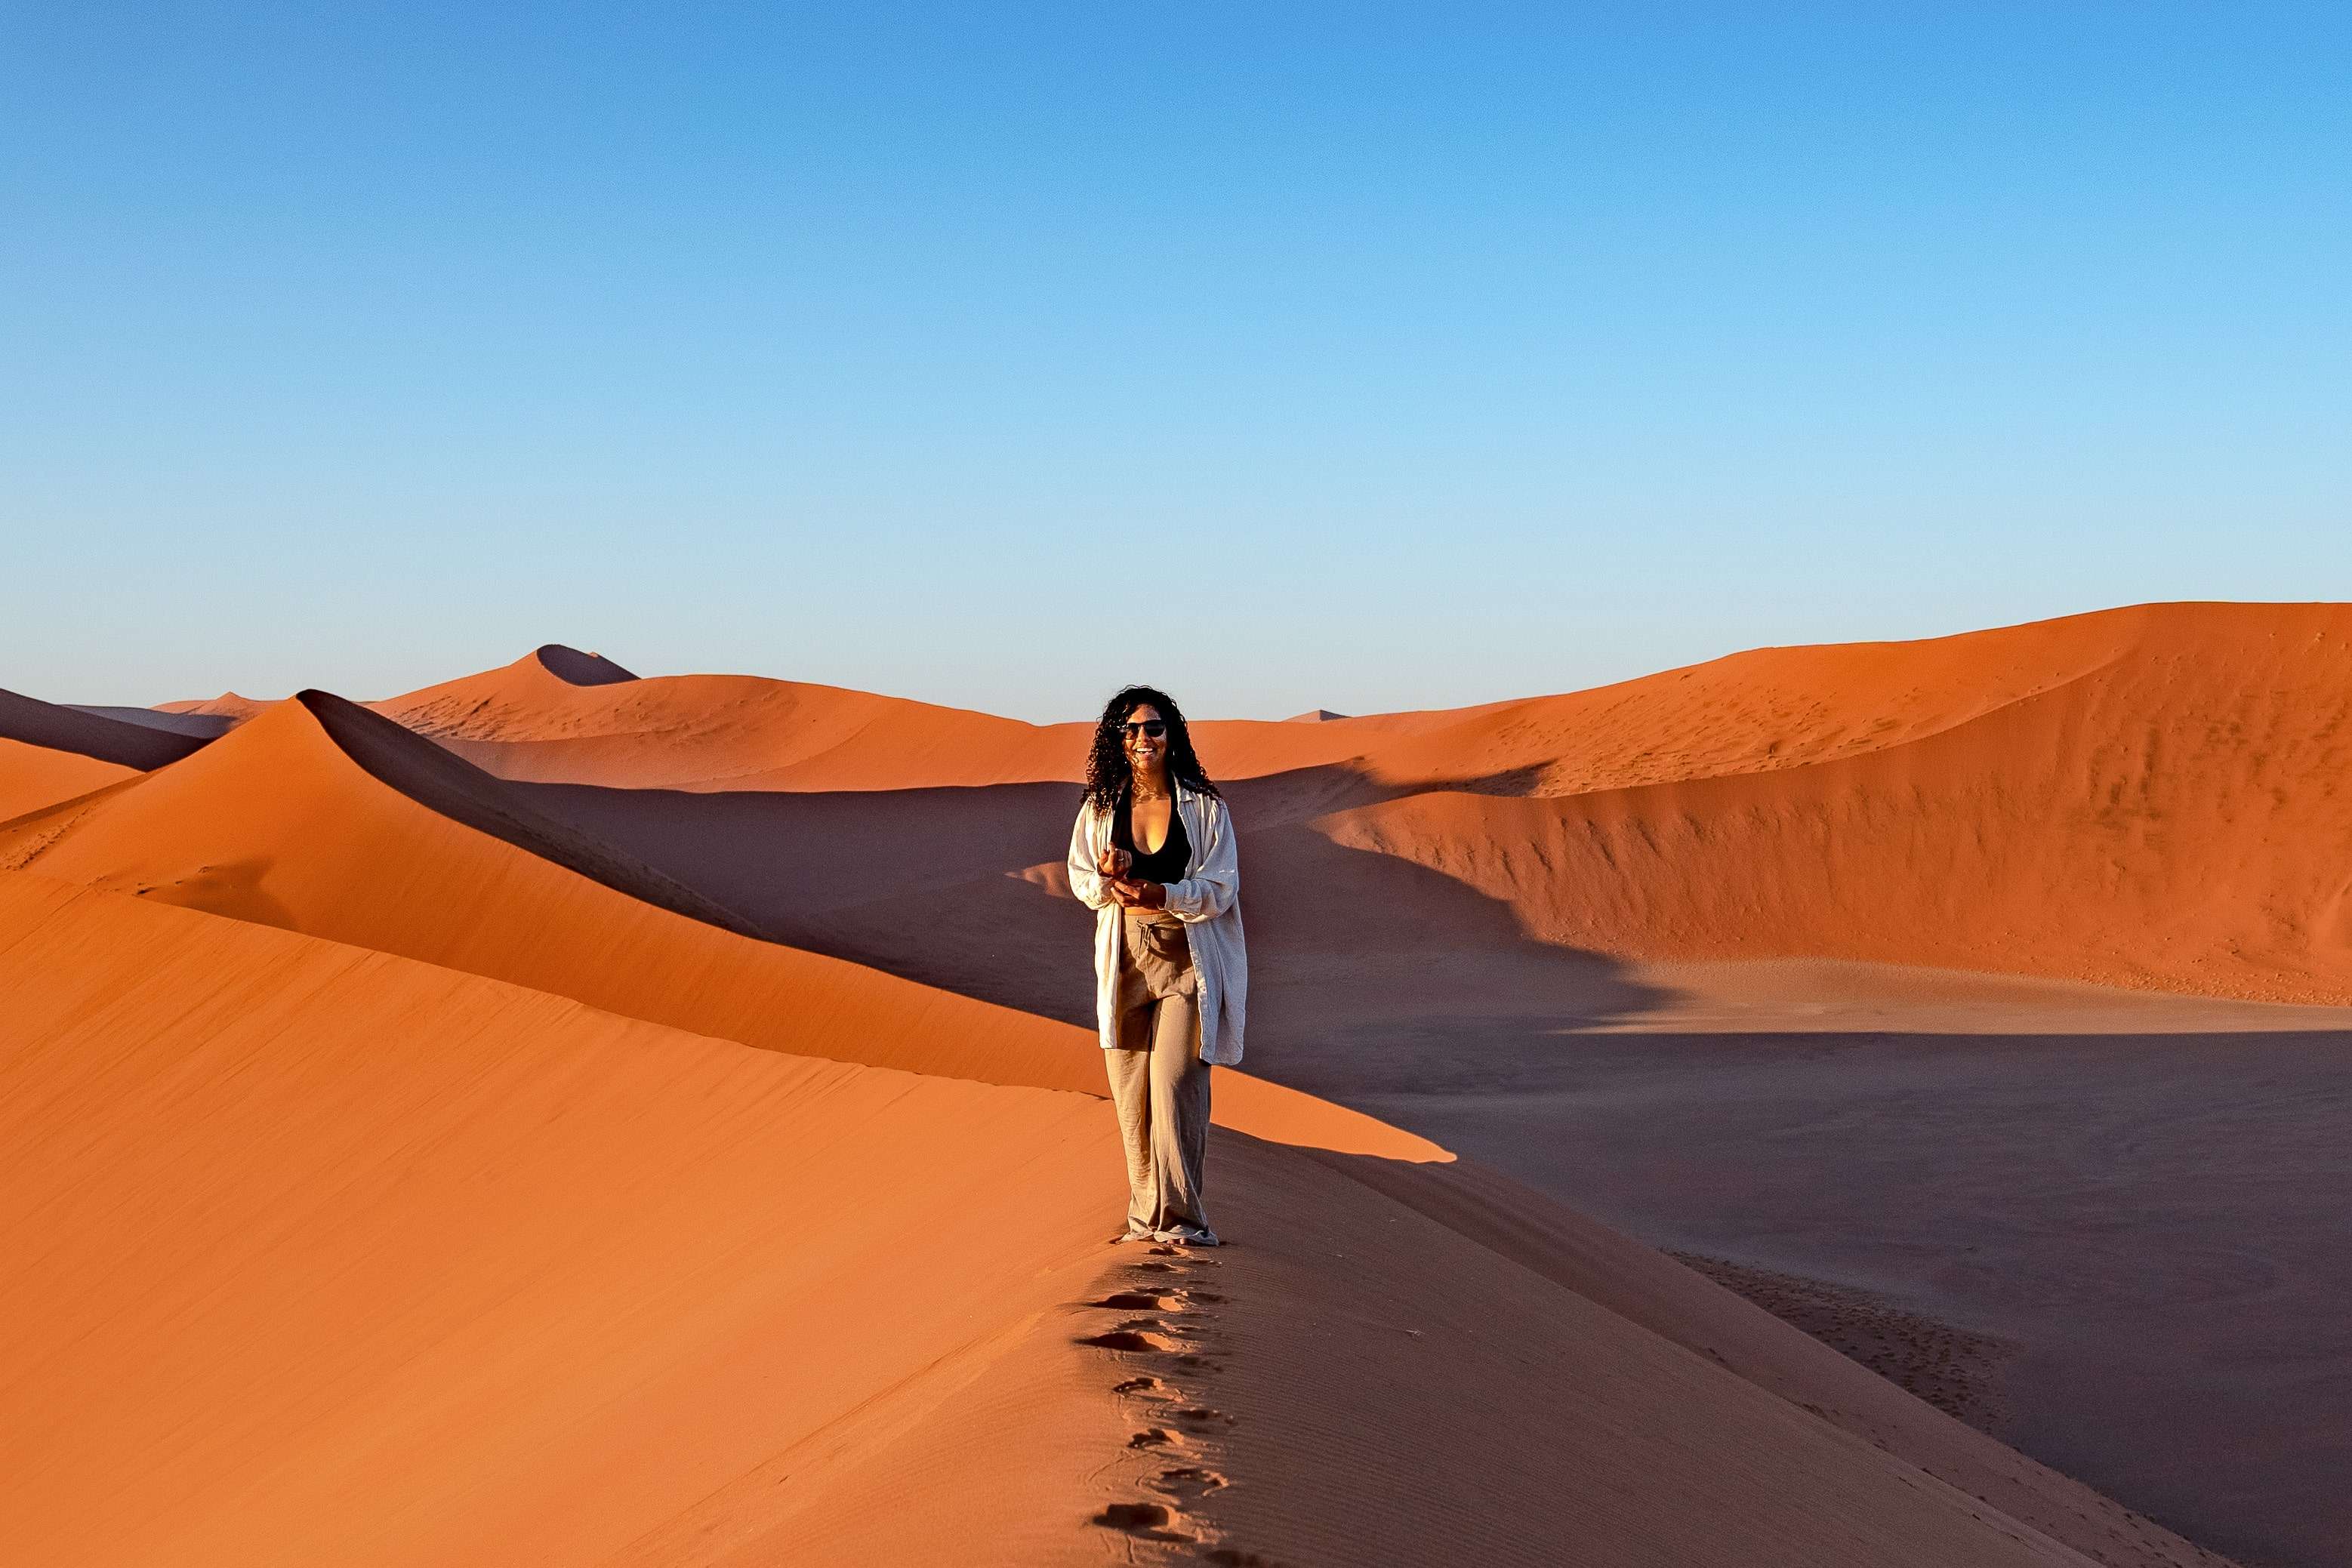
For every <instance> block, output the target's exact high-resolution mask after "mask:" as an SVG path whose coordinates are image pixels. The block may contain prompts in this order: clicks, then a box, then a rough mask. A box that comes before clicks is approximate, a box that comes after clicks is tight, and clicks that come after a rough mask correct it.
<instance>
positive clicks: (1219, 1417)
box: [1169, 1405, 1234, 1430]
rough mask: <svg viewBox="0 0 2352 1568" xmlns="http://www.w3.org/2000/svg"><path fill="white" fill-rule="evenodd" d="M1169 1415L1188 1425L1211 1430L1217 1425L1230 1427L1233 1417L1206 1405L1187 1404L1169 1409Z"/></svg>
mask: <svg viewBox="0 0 2352 1568" xmlns="http://www.w3.org/2000/svg"><path fill="white" fill-rule="evenodd" d="M1169 1415H1170V1416H1171V1418H1173V1419H1175V1420H1177V1421H1180V1422H1181V1423H1183V1424H1184V1425H1186V1426H1188V1427H1199V1428H1202V1429H1212V1430H1213V1429H1214V1428H1215V1427H1230V1426H1232V1425H1233V1424H1234V1417H1233V1416H1228V1415H1226V1414H1225V1413H1224V1412H1223V1411H1222V1410H1212V1409H1211V1408H1209V1406H1206V1405H1188V1406H1185V1407H1184V1408H1182V1409H1181V1410H1171V1411H1170V1412H1169Z"/></svg>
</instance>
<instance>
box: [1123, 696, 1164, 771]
mask: <svg viewBox="0 0 2352 1568" xmlns="http://www.w3.org/2000/svg"><path fill="white" fill-rule="evenodd" d="M1154 730H1157V731H1159V733H1158V734H1156V735H1155V734H1153V733H1152V731H1154ZM1123 733H1124V740H1125V744H1126V746H1127V759H1128V761H1129V763H1130V764H1131V765H1132V766H1133V767H1134V768H1135V770H1136V771H1137V772H1138V773H1140V774H1143V775H1144V776H1146V777H1147V778H1149V777H1156V776H1157V775H1158V774H1159V772H1160V768H1162V767H1163V766H1165V765H1166V763H1167V760H1168V721H1167V720H1166V719H1165V718H1163V717H1162V716H1160V710H1159V709H1158V708H1156V707H1154V706H1151V705H1150V703H1138V704H1136V705H1135V706H1134V707H1133V708H1131V709H1129V712H1128V716H1127V728H1126V730H1125V731H1124V732H1123Z"/></svg>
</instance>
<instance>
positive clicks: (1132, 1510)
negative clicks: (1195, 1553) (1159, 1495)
mask: <svg viewBox="0 0 2352 1568" xmlns="http://www.w3.org/2000/svg"><path fill="white" fill-rule="evenodd" d="M1095 1522H1096V1523H1097V1524H1099V1525H1101V1526H1102V1527H1103V1528H1105V1529H1106V1530H1117V1531H1124V1532H1125V1533H1127V1534H1129V1535H1133V1536H1138V1537H1140V1538H1141V1539H1143V1540H1145V1541H1192V1540H1195V1539H1197V1538H1196V1537H1194V1536H1192V1535H1191V1534H1190V1533H1188V1532H1186V1531H1181V1530H1178V1529H1176V1528H1174V1526H1175V1523H1176V1511H1175V1510H1173V1509H1171V1508H1170V1507H1169V1506H1168V1505H1167V1504H1165V1503H1158V1502H1115V1503H1112V1504H1111V1505H1110V1506H1109V1507H1108V1508H1106V1509H1104V1510H1103V1511H1101V1512H1100V1513H1098V1514H1097V1515H1095Z"/></svg>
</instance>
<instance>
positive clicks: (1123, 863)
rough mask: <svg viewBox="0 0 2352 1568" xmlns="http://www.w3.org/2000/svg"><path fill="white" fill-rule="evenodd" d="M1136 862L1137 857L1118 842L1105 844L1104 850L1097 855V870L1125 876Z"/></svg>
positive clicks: (1109, 874) (1105, 873)
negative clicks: (1119, 845) (1117, 843)
mask: <svg viewBox="0 0 2352 1568" xmlns="http://www.w3.org/2000/svg"><path fill="white" fill-rule="evenodd" d="M1134 863H1135V857H1134V856H1133V855H1131V854H1129V853H1128V852H1126V851H1125V850H1123V849H1120V848H1119V847H1118V845H1116V844H1105V845H1104V846H1103V852H1102V853H1100V854H1098V855H1097V856H1095V870H1097V871H1098V872H1100V873H1102V874H1103V875H1105V876H1113V877H1118V876H1125V875H1126V874H1127V868H1128V867H1129V866H1131V865H1133V864H1134Z"/></svg>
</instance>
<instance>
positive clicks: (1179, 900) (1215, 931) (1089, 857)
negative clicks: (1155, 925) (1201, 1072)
mask: <svg viewBox="0 0 2352 1568" xmlns="http://www.w3.org/2000/svg"><path fill="white" fill-rule="evenodd" d="M1175 788H1176V810H1177V814H1178V815H1179V816H1180V817H1181V819H1182V820H1183V823H1184V837H1185V839H1186V840H1187V841H1190V843H1191V845H1192V855H1191V857H1190V858H1189V859H1188V860H1187V861H1186V862H1185V863H1184V880H1183V881H1181V882H1171V883H1167V884H1166V886H1167V889H1168V913H1170V914H1171V915H1174V916H1176V918H1177V919H1179V920H1181V921H1182V922H1183V923H1184V936H1185V937H1186V939H1187V940H1189V941H1190V942H1191V943H1192V967H1194V968H1195V969H1196V970H1198V971H1199V972H1200V976H1201V998H1200V999H1201V1060H1202V1061H1206V1062H1211V1063H1213V1064H1215V1065H1216V1066H1219V1067H1231V1066H1233V1065H1234V1063H1235V1062H1238V1061H1241V1059H1242V1023H1243V1019H1244V1014H1245V1013H1246V1012H1247V1010H1248V1006H1249V949H1248V947H1247V946H1244V943H1243V941H1242V872H1241V862H1240V859H1239V857H1238V856H1237V855H1236V853H1235V852H1234V820H1233V816H1232V813H1230V812H1228V811H1227V810H1225V803H1224V802H1223V800H1219V799H1218V798H1217V797H1216V796H1214V795H1204V794H1202V792H1201V791H1199V790H1197V789H1188V788H1186V787H1185V785H1183V784H1182V783H1181V782H1178V783H1177V784H1176V786H1175ZM1110 823H1111V813H1110V812H1108V811H1107V810H1101V809H1100V808H1098V807H1097V806H1095V805H1094V804H1093V803H1092V802H1091V801H1089V802H1087V804H1085V805H1082V806H1080V807H1079V808H1078V820H1077V821H1076V823H1074V824H1073V825H1072V826H1071V829H1070V863H1069V873H1070V891H1071V892H1072V893H1074V894H1077V897H1078V902H1079V903H1081V904H1085V905H1086V906H1087V908H1089V909H1091V910H1094V911H1095V912H1096V914H1095V1019H1096V1023H1097V1027H1098V1030H1099V1032H1100V1033H1101V1035H1102V1044H1103V1049H1104V1050H1106V1051H1108V1050H1111V1049H1113V1048H1114V1047H1116V1046H1117V1045H1118V1039H1117V1030H1118V1018H1117V1016H1116V1015H1117V1009H1118V960H1119V928H1118V927H1119V922H1120V921H1121V920H1122V919H1124V918H1125V915H1124V914H1123V913H1122V912H1121V910H1120V908H1119V906H1118V904H1114V903H1113V902H1111V896H1110V894H1108V893H1107V892H1105V891H1104V889H1103V877H1102V873H1099V872H1097V871H1096V870H1095V861H1096V859H1097V857H1098V856H1099V855H1100V854H1101V853H1102V852H1103V851H1104V850H1105V849H1107V848H1108V847H1109V845H1110Z"/></svg>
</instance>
